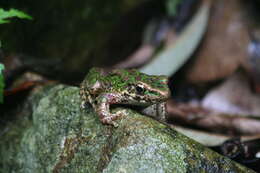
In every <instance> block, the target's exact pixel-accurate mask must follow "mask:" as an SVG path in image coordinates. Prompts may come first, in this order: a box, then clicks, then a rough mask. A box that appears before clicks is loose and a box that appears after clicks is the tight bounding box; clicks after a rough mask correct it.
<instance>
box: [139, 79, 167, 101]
mask: <svg viewBox="0 0 260 173" xmlns="http://www.w3.org/2000/svg"><path fill="white" fill-rule="evenodd" d="M139 83H140V84H141V85H142V86H143V88H146V90H147V91H149V92H146V93H145V94H148V95H149V96H150V97H151V98H154V99H155V100H157V99H159V100H160V98H162V99H167V98H169V97H170V90H169V88H168V87H165V88H161V89H156V88H152V87H151V86H150V85H148V84H146V83H143V82H139Z"/></svg>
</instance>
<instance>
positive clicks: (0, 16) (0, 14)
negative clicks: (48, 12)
mask: <svg viewBox="0 0 260 173" xmlns="http://www.w3.org/2000/svg"><path fill="white" fill-rule="evenodd" d="M12 17H18V18H20V19H29V20H32V17H31V16H29V15H28V14H26V13H24V12H22V11H19V10H16V9H13V8H11V9H10V10H8V11H5V10H4V9H2V8H0V24H3V23H9V22H10V20H8V19H9V18H12Z"/></svg>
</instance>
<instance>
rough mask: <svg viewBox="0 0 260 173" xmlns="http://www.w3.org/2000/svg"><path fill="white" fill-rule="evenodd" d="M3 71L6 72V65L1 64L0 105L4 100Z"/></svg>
mask: <svg viewBox="0 0 260 173" xmlns="http://www.w3.org/2000/svg"><path fill="white" fill-rule="evenodd" d="M2 70H4V65H3V64H0V103H3V100H4V94H3V93H4V86H5V85H4V76H3V74H2Z"/></svg>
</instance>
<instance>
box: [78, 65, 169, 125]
mask: <svg viewBox="0 0 260 173" xmlns="http://www.w3.org/2000/svg"><path fill="white" fill-rule="evenodd" d="M167 83H168V78H167V77H166V76H155V75H147V74H144V73H141V72H139V71H138V70H134V69H131V70H126V69H114V70H112V71H109V72H106V71H105V70H104V69H102V68H92V69H91V70H90V71H89V73H88V74H87V76H86V78H85V79H84V80H83V82H82V83H81V85H80V96H81V99H82V103H81V107H82V108H84V107H85V105H86V103H90V104H91V105H92V106H93V108H94V110H95V111H96V112H97V114H98V116H99V118H100V120H101V122H102V123H104V124H112V125H116V124H115V123H114V120H116V119H117V118H118V117H120V116H121V115H122V114H124V113H123V112H116V113H111V112H110V105H111V104H127V105H137V106H143V107H147V106H150V105H153V104H155V103H160V102H164V101H165V100H167V99H168V98H169V96H170V90H169V88H168V85H167Z"/></svg>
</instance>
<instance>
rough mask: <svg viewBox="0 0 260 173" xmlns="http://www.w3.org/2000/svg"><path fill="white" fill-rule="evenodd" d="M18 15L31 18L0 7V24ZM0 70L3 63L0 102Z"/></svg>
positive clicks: (0, 98)
mask: <svg viewBox="0 0 260 173" xmlns="http://www.w3.org/2000/svg"><path fill="white" fill-rule="evenodd" d="M12 17H18V18H20V19H32V17H31V16H29V15H27V14H26V13H24V12H22V11H19V10H16V9H13V8H11V9H10V10H8V11H6V10H4V9H2V8H0V24H3V23H9V22H10V20H9V19H10V18H12ZM0 48H1V41H0ZM2 70H4V65H3V64H1V63H0V103H2V102H3V90H4V77H3V74H2Z"/></svg>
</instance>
